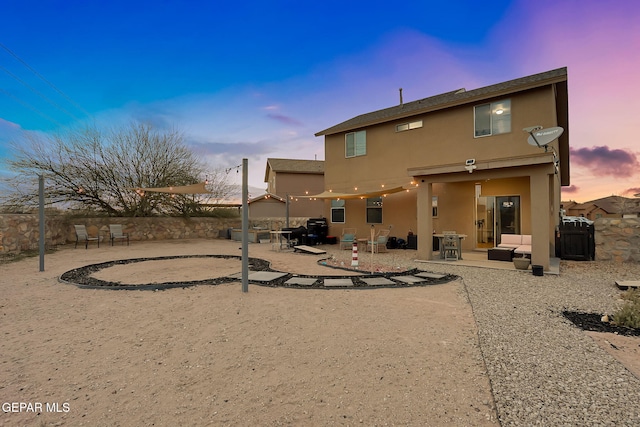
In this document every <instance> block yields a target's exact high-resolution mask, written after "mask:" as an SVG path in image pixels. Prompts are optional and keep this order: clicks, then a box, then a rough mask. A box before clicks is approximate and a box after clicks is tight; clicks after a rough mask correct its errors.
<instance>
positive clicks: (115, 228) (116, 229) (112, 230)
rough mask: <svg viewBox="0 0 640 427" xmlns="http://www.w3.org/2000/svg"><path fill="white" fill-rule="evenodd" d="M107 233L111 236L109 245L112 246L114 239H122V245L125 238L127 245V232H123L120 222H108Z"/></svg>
mask: <svg viewBox="0 0 640 427" xmlns="http://www.w3.org/2000/svg"><path fill="white" fill-rule="evenodd" d="M109 235H110V236H111V246H113V241H114V240H122V244H123V245H124V241H125V240H126V241H127V246H129V233H124V232H123V231H122V225H121V224H109Z"/></svg>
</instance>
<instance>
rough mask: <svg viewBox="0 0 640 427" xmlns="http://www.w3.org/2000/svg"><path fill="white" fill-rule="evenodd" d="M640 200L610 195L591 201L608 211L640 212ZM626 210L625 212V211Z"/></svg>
mask: <svg viewBox="0 0 640 427" xmlns="http://www.w3.org/2000/svg"><path fill="white" fill-rule="evenodd" d="M638 202H640V200H637V199H629V198H627V197H622V196H609V197H603V198H601V199H596V200H592V201H591V203H593V204H594V205H596V206H598V207H599V208H600V209H602V210H604V211H606V212H607V213H627V214H628V213H640V206H639V204H638ZM623 211H624V212H623Z"/></svg>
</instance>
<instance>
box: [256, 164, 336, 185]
mask: <svg viewBox="0 0 640 427" xmlns="http://www.w3.org/2000/svg"><path fill="white" fill-rule="evenodd" d="M269 169H271V170H272V171H274V172H276V173H277V172H285V173H308V174H317V175H324V160H299V159H267V169H266V171H265V174H264V182H267V181H269Z"/></svg>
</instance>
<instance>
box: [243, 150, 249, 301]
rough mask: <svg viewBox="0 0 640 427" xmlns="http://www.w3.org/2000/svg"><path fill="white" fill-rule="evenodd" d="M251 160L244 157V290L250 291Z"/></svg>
mask: <svg viewBox="0 0 640 427" xmlns="http://www.w3.org/2000/svg"><path fill="white" fill-rule="evenodd" d="M248 166H249V161H248V160H247V159H242V292H249V184H248V182H249V170H248V169H249V167H248Z"/></svg>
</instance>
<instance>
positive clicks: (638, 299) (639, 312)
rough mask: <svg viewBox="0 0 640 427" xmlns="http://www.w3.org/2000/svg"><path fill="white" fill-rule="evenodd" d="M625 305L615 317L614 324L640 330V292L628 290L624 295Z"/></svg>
mask: <svg viewBox="0 0 640 427" xmlns="http://www.w3.org/2000/svg"><path fill="white" fill-rule="evenodd" d="M622 299H624V300H625V303H624V305H623V306H622V308H621V309H620V310H618V312H617V313H615V314H614V315H613V322H612V323H614V324H615V325H618V326H626V327H628V328H637V329H640V290H628V291H626V292H624V293H623V294H622Z"/></svg>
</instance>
